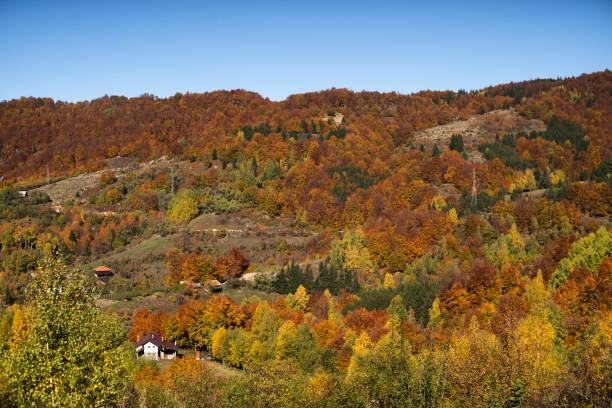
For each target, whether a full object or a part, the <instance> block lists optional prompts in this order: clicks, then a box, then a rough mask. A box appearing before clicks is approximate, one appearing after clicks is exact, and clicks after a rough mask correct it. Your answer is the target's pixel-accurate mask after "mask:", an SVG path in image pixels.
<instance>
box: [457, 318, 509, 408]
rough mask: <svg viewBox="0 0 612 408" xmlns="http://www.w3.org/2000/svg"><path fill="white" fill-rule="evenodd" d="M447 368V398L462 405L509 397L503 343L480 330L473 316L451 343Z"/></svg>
mask: <svg viewBox="0 0 612 408" xmlns="http://www.w3.org/2000/svg"><path fill="white" fill-rule="evenodd" d="M447 367H448V371H447V379H448V382H449V384H450V386H451V395H450V398H451V400H455V401H457V403H459V404H460V405H461V406H469V407H489V406H492V405H493V404H494V403H495V402H496V401H505V400H506V399H507V398H508V396H509V391H510V390H509V378H508V373H507V372H506V371H505V370H504V367H507V361H506V360H505V358H504V351H503V349H502V345H501V344H500V342H499V340H498V339H497V337H496V336H495V335H494V334H492V333H489V332H487V331H485V330H481V329H480V328H479V327H478V322H477V321H476V319H475V318H472V321H471V323H470V329H469V332H468V333H467V334H466V335H464V336H461V337H458V338H455V339H454V341H453V343H452V344H451V346H450V348H449V350H448V366H447Z"/></svg>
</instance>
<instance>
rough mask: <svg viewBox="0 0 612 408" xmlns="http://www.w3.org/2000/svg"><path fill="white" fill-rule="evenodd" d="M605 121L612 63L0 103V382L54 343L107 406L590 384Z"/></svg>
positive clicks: (610, 110)
mask: <svg viewBox="0 0 612 408" xmlns="http://www.w3.org/2000/svg"><path fill="white" fill-rule="evenodd" d="M611 119H612V72H610V71H608V70H607V71H605V72H599V73H594V74H587V75H582V76H580V77H577V78H567V79H558V80H533V81H525V82H520V83H511V84H504V85H498V86H493V87H489V88H486V89H483V90H479V91H471V92H465V91H459V92H436V91H423V92H419V93H415V94H412V95H400V94H396V93H384V94H383V93H377V92H358V93H356V92H351V91H348V90H346V89H330V90H327V91H322V92H315V93H306V94H300V95H292V96H291V97H289V98H287V99H286V100H284V101H281V102H272V101H270V100H268V99H264V98H262V97H261V96H259V95H257V94H254V93H251V92H246V91H242V90H238V91H218V92H212V93H206V94H184V95H182V94H176V95H175V96H173V97H171V98H165V99H164V98H157V97H154V96H151V95H143V96H141V97H138V98H124V97H119V96H110V97H104V98H99V99H95V100H92V101H85V102H79V103H64V102H60V101H53V100H50V99H44V98H42V99H41V98H22V99H20V100H13V101H5V102H2V103H0V141H1V142H2V145H1V148H0V172H1V174H2V175H1V176H0V177H1V178H0V183H1V188H0V267H1V271H0V327H1V328H2V329H1V330H0V349H2V350H4V351H5V352H6V353H5V354H6V355H7V356H11V358H10V359H5V360H2V358H0V362H2V364H0V368H1V370H0V378H1V379H3V380H4V379H7V381H6V384H9V385H7V386H6V387H5V386H4V385H2V383H3V381H0V401H3V397H5V396H6V397H7V398H8V396H11V397H12V398H20V396H21V395H23V393H19V392H16V391H14V390H15V389H17V390H21V388H18V386H17V385H11V384H13V382H11V381H17V380H12V379H18V380H19V381H21V379H22V377H23V375H22V374H21V371H20V370H18V369H17V368H16V367H19V366H18V364H22V363H23V362H27V364H26V363H23V364H24V365H25V366H27V367H29V368H28V369H30V368H31V364H30V363H29V362H31V361H32V358H31V357H30V354H28V353H42V354H43V357H37V359H36V361H47V360H45V359H51V358H56V357H57V355H58V353H55V349H53V347H55V346H53V345H52V346H48V345H49V344H50V343H51V344H58V345H59V346H58V347H63V349H62V350H68V348H67V347H68V346H66V344H68V345H75V344H76V345H79V347H81V345H82V344H88V345H90V346H89V347H94V346H95V347H101V348H102V349H103V350H104V351H103V352H97V351H96V352H95V353H93V352H91V351H88V350H89V349H87V348H83V349H80V350H81V351H80V352H79V353H77V354H78V355H77V356H75V358H83V359H85V357H83V356H86V357H87V358H86V361H96V362H99V363H100V364H101V365H104V367H106V368H105V369H104V370H98V371H95V375H108V376H111V377H109V378H114V379H117V378H119V376H118V375H113V372H121V373H123V374H122V375H124V377H122V378H123V380H121V381H123V382H122V383H121V384H120V385H116V386H114V387H111V388H112V392H113V393H115V394H112V395H113V398H114V400H113V401H114V402H113V403H111V404H110V405H112V404H116V403H117V401H123V402H125V404H129V403H130V404H132V405H129V406H177V407H178V406H185V405H187V406H199V405H205V406H215V407H217V406H219V407H224V406H228V407H229V406H245V405H250V404H251V403H252V401H257V403H252V405H253V406H261V407H267V406H282V407H284V406H301V407H309V406H312V407H335V406H347V407H374V406H377V407H378V406H380V407H386V406H423V407H458V408H463V407H467V406H500V407H517V406H523V407H559V406H561V407H573V406H585V407H587V406H588V407H604V406H610V403H611V402H612V399H611V397H610V396H611V395H612V393H611V388H610V386H611V384H612V369H611V365H610V361H612V348H610V344H612V340H611V337H610V333H612V313H611V312H610V311H611V310H612V234H611V232H612V220H611V219H610V216H611V215H612V125H611V124H612V120H611ZM23 190H26V191H27V194H25V193H24V192H23ZM98 266H106V267H107V268H108V269H110V273H107V274H106V275H104V276H96V275H94V268H95V267H98ZM108 269H107V270H108ZM31 289H34V290H31ZM56 316H69V318H62V319H57V318H56ZM49 327H52V328H53V330H54V331H53V332H52V333H51V334H52V335H53V336H56V337H54V338H58V339H60V340H58V341H51V342H50V341H48V340H47V339H46V338H45V337H44V336H50V335H48V332H47V331H46V330H47V328H49ZM41 333H43V334H41ZM75 333H76V334H78V335H75ZM87 333H89V334H87ZM91 333H96V334H98V333H100V335H99V336H98V337H95V338H96V339H97V338H101V339H103V341H100V342H96V343H83V342H82V341H81V340H78V339H80V338H82V337H85V338H87V339H89V338H90V337H92V335H91ZM149 333H156V334H157V335H158V336H159V337H160V338H161V339H162V340H161V341H162V343H163V342H164V341H166V343H164V344H166V346H168V347H169V349H172V350H173V352H174V351H177V352H180V353H182V354H183V358H178V359H176V360H173V361H172V362H169V361H163V362H161V363H144V362H142V359H136V357H135V356H134V354H135V353H134V349H133V346H134V344H135V343H136V342H138V341H139V340H140V339H141V338H142V337H143V336H144V335H146V334H149ZM40 339H43V340H40ZM66 339H69V340H70V341H68V340H66ZM164 339H165V340H164ZM92 344H93V345H92ZM105 344H109V345H112V347H111V346H108V347H109V348H108V350H111V352H108V350H107V349H105V348H104V347H105ZM26 345H28V346H27V347H26ZM166 346H164V347H166ZM49 347H51V350H50V348H49ZM71 347H72V346H71ZM83 347H84V346H83ZM175 349H178V350H175ZM92 350H98V349H97V348H92ZM11 353H12V354H11ZM45 353H46V354H45ZM88 353H89V354H88ZM103 353H107V354H103ZM196 353H197V355H201V356H202V357H203V359H205V360H208V361H206V362H204V363H203V362H202V361H201V360H196V359H195V357H194V356H195V355H196ZM32 355H34V354H32ZM13 356H16V357H15V358H14V359H13V358H12V357H13ZM36 356H39V354H36ZM62 356H63V355H62ZM101 356H102V357H101ZM57 358H60V357H57ZM62 358H63V357H62ZM98 359H100V361H101V362H100V361H98ZM49 361H50V360H49ZM53 361H55V360H53ZM71 361H72V360H71ZM83 361H85V360H83ZM16 362H17V363H16ZM64 363H65V361H64V360H62V361H61V362H60V363H57V364H60V365H61V364H64ZM81 364H82V365H84V364H85V363H84V362H82V363H81ZM40 366H43V365H42V364H41V365H40ZM4 367H8V368H6V373H9V374H7V375H6V376H5V374H4V373H5V371H3V370H4ZM37 367H38V365H37ZM32 370H33V371H32V372H34V373H38V371H36V369H33V368H32ZM112 370H115V371H112ZM91 375H92V376H93V375H94V374H91ZM28 378H30V377H28ZM41 378H42V377H41ZM46 378H47V377H44V378H42V379H41V380H40V381H39V382H40V383H41V384H46V385H45V386H49V387H50V388H49V389H53V387H52V386H51V385H50V384H49V383H47V382H46V381H47V380H46ZM55 378H57V377H55ZM88 378H89V377H88ZM95 378H98V377H95ZM9 379H11V380H10V381H9ZM23 381H25V380H23ZM104 381H106V380H105V379H103V380H100V381H99V384H104ZM19 384H21V383H19ZM11 387H13V388H11ZM31 388H32V389H34V388H36V387H34V386H33V387H30V388H28V389H31ZM109 392H110V391H109ZM41 395H47V394H44V393H43V394H41ZM187 396H189V397H193V398H194V401H195V402H193V403H189V404H191V405H188V404H187V403H184V400H185V398H186V397H187ZM121 398H123V399H121ZM204 398H206V400H204ZM134 401H138V404H139V405H138V404H136V402H134ZM202 401H207V402H202ZM123 402H120V403H123ZM207 404H208V405H207ZM120 406H121V405H120ZM126 406H128V405H126Z"/></svg>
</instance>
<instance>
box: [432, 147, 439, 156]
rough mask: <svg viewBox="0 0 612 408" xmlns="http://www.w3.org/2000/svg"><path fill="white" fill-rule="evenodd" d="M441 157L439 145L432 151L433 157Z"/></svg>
mask: <svg viewBox="0 0 612 408" xmlns="http://www.w3.org/2000/svg"><path fill="white" fill-rule="evenodd" d="M439 155H440V149H438V145H437V144H435V145H434V147H433V149H432V150H431V156H432V157H438V156H439Z"/></svg>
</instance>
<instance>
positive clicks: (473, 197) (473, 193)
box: [472, 168, 476, 209]
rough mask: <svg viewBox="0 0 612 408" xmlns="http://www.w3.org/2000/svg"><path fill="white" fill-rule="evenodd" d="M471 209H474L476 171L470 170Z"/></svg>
mask: <svg viewBox="0 0 612 408" xmlns="http://www.w3.org/2000/svg"><path fill="white" fill-rule="evenodd" d="M472 208H473V209H475V208H476V169H475V168H474V169H472Z"/></svg>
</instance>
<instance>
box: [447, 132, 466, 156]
mask: <svg viewBox="0 0 612 408" xmlns="http://www.w3.org/2000/svg"><path fill="white" fill-rule="evenodd" d="M450 149H451V150H455V151H458V152H462V151H463V149H464V147H463V137H462V136H461V135H460V134H454V135H452V136H451V142H450Z"/></svg>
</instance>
